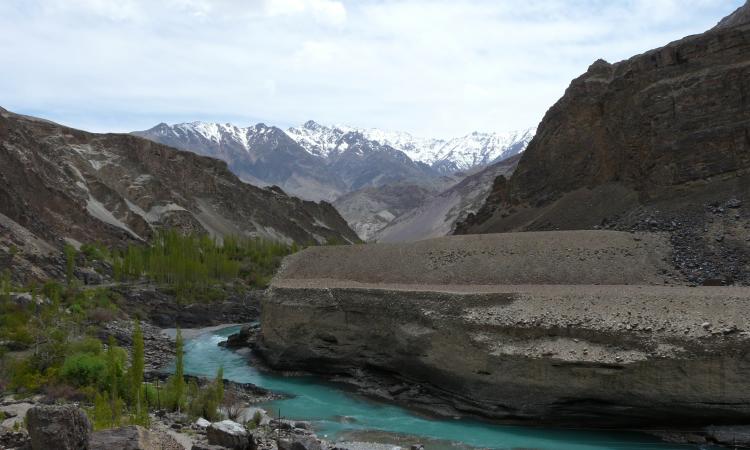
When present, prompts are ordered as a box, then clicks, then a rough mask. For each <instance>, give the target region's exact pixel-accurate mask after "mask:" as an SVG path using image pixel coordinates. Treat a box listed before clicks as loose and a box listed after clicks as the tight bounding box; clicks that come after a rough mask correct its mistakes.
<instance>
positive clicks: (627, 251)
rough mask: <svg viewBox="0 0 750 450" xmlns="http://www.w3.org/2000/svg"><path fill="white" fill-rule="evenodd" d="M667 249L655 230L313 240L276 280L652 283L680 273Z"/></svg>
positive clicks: (500, 283) (662, 238)
mask: <svg viewBox="0 0 750 450" xmlns="http://www.w3.org/2000/svg"><path fill="white" fill-rule="evenodd" d="M670 254H671V246H670V244H669V241H668V239H667V237H666V235H664V234H656V233H626V232H616V231H557V232H535V233H505V234H489V235H472V236H449V237H443V238H436V239H429V240H425V241H419V242H413V243H402V244H369V245H350V246H335V247H313V248H309V249H307V250H305V251H303V252H300V253H298V254H296V255H294V256H293V257H291V258H288V259H287V260H285V263H284V267H283V268H282V270H281V271H280V273H279V275H277V277H276V282H278V280H289V279H326V278H328V279H338V280H348V281H352V282H360V283H386V284H427V285H430V284H434V285H524V284H569V285H576V284H612V285H621V284H638V285H643V284H648V285H650V284H664V283H665V282H676V281H677V282H679V281H680V280H679V279H678V278H677V276H676V274H674V273H672V266H671V265H670V264H669V263H668V260H669V257H670ZM276 282H275V283H276ZM275 283H274V284H275Z"/></svg>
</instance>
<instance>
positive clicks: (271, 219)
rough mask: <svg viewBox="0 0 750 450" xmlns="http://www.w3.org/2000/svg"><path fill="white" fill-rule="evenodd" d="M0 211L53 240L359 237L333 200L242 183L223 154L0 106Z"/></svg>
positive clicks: (318, 239) (321, 239)
mask: <svg viewBox="0 0 750 450" xmlns="http://www.w3.org/2000/svg"><path fill="white" fill-rule="evenodd" d="M0 211H2V213H3V214H4V215H5V216H7V218H8V219H10V220H12V221H13V222H14V223H15V224H17V225H18V226H20V227H22V228H24V229H26V230H28V231H29V232H30V233H33V234H34V235H36V236H37V237H38V238H41V239H45V240H47V241H48V242H54V243H57V242H59V241H58V239H60V238H62V237H68V238H72V239H75V240H77V241H79V242H93V241H97V240H100V241H103V242H106V243H123V242H128V241H137V240H144V239H148V238H149V237H150V236H151V235H152V233H153V231H154V230H155V229H157V228H159V227H172V228H177V229H180V230H182V231H186V232H187V231H195V232H208V233H210V234H212V235H215V236H223V235H228V234H234V235H255V236H260V237H265V238H272V239H285V240H291V241H296V242H299V243H310V242H325V241H326V240H327V239H337V240H341V241H352V242H356V241H358V238H357V236H356V235H355V234H354V232H352V231H351V230H350V229H349V227H348V226H347V225H346V222H345V221H344V220H343V219H342V218H341V217H340V216H339V214H338V213H337V212H336V210H335V209H334V208H333V207H332V206H331V205H330V204H328V203H325V202H320V203H314V202H309V201H302V200H300V199H297V198H294V197H289V196H287V195H285V194H283V193H280V192H278V191H274V190H269V189H261V188H258V187H255V186H252V185H249V184H246V183H243V182H241V181H240V180H239V179H238V178H237V177H236V176H235V175H234V174H232V173H231V172H230V171H229V170H228V169H227V166H226V163H224V162H222V161H218V160H215V159H211V158H206V157H201V156H197V155H195V154H192V153H189V152H182V151H178V150H176V149H173V148H171V147H167V146H164V145H160V144H156V143H154V142H152V141H149V140H146V139H143V138H139V137H136V136H132V135H120V134H92V133H86V132H83V131H79V130H74V129H70V128H66V127H64V126H61V125H57V124H54V123H51V122H47V121H43V120H41V119H35V118H30V117H26V116H20V115H16V114H12V113H9V112H1V113H0Z"/></svg>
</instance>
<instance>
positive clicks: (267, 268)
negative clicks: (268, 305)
mask: <svg viewBox="0 0 750 450" xmlns="http://www.w3.org/2000/svg"><path fill="white" fill-rule="evenodd" d="M297 250H298V247H297V246H296V244H292V245H286V244H282V243H278V242H271V241H266V240H262V239H256V238H237V237H232V236H228V237H225V238H224V240H223V242H219V241H217V240H215V239H212V238H211V237H209V236H207V235H183V234H180V233H179V232H177V231H174V230H168V231H160V232H159V233H157V235H156V237H155V238H154V239H153V241H152V243H151V244H150V245H148V246H146V245H131V246H128V247H127V248H126V249H123V250H115V251H112V252H109V251H107V250H105V249H102V248H100V247H96V246H87V247H85V249H84V250H83V251H84V252H85V255H86V256H87V258H105V259H106V260H108V261H109V262H110V263H111V264H112V267H113V270H114V275H115V278H116V279H117V280H118V281H138V280H141V279H143V278H145V279H148V280H151V281H154V282H157V283H162V284H166V285H168V286H171V287H173V288H174V290H175V293H176V294H177V296H178V297H179V298H180V299H185V298H188V299H195V297H196V296H203V297H206V296H209V297H210V292H211V289H212V288H213V287H215V286H216V285H221V284H226V283H232V282H235V281H239V282H242V283H244V284H246V285H249V286H259V287H265V286H267V285H268V282H269V281H270V279H271V277H272V276H273V274H274V272H275V271H276V270H277V269H278V267H279V264H280V263H281V260H282V258H283V257H284V256H286V255H289V254H290V253H293V252H296V251H297Z"/></svg>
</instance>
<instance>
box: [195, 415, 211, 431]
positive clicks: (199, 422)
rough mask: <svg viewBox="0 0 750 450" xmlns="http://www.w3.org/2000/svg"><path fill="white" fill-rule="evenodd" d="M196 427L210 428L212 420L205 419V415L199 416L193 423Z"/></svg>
mask: <svg viewBox="0 0 750 450" xmlns="http://www.w3.org/2000/svg"><path fill="white" fill-rule="evenodd" d="M193 425H194V426H195V427H196V428H204V429H205V428H208V427H209V426H210V425H211V422H209V421H208V420H206V419H204V418H203V417H199V418H198V420H196V421H195V423H194V424H193Z"/></svg>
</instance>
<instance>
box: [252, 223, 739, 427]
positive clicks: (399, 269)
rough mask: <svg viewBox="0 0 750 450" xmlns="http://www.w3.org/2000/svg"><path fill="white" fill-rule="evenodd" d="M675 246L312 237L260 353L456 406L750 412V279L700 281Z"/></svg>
mask: <svg viewBox="0 0 750 450" xmlns="http://www.w3.org/2000/svg"><path fill="white" fill-rule="evenodd" d="M671 252H672V247H671V244H670V242H669V239H668V237H667V236H666V235H665V234H650V233H623V232H613V231H569V232H538V233H507V234H496V235H478V236H461V237H458V236H456V237H447V238H439V239H432V240H427V241H420V242H416V243H411V244H370V245H367V246H361V245H357V246H342V247H326V248H311V249H308V250H306V251H304V252H302V253H300V254H297V255H294V256H292V257H290V258H289V259H288V260H287V261H286V262H285V264H284V267H283V269H282V271H281V272H280V273H279V275H278V276H277V278H276V279H275V280H274V282H273V283H272V287H271V289H270V292H269V295H268V296H267V298H266V299H264V300H263V305H262V317H261V324H262V330H261V333H262V336H261V342H260V350H261V352H262V354H263V355H264V356H265V357H266V359H267V360H268V362H269V363H270V364H271V365H272V366H273V367H276V368H280V369H289V370H300V369H301V370H308V371H312V372H318V373H326V374H329V375H335V376H344V377H345V379H347V380H349V381H353V382H354V383H355V384H357V385H359V386H369V387H367V389H368V393H374V394H376V395H380V396H382V397H385V398H390V399H393V400H397V401H403V402H404V403H407V404H409V405H411V406H413V407H422V408H426V409H429V410H431V411H438V412H443V413H448V414H461V413H466V414H476V415H481V416H484V417H489V418H494V419H502V420H511V421H528V420H531V421H535V422H546V423H557V424H574V425H577V426H580V425H581V424H582V423H585V424H586V425H587V426H690V425H706V424H710V423H746V422H747V421H749V420H750V396H748V394H747V389H745V380H746V379H747V376H748V375H750V362H749V361H748V359H747V358H746V355H745V353H746V352H745V349H746V348H747V346H748V344H750V304H748V302H747V298H748V296H750V288H744V287H721V288H717V287H714V288H707V287H702V288H695V287H694V288H691V287H687V286H685V280H684V279H683V278H682V277H681V275H680V274H679V273H678V272H677V271H675V270H674V269H673V267H672V265H671V262H670V254H671ZM372 379H375V380H377V382H376V383H375V387H374V388H373V387H372V386H373V384H372V383H370V382H369V381H367V380H372ZM368 383H370V384H368Z"/></svg>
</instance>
